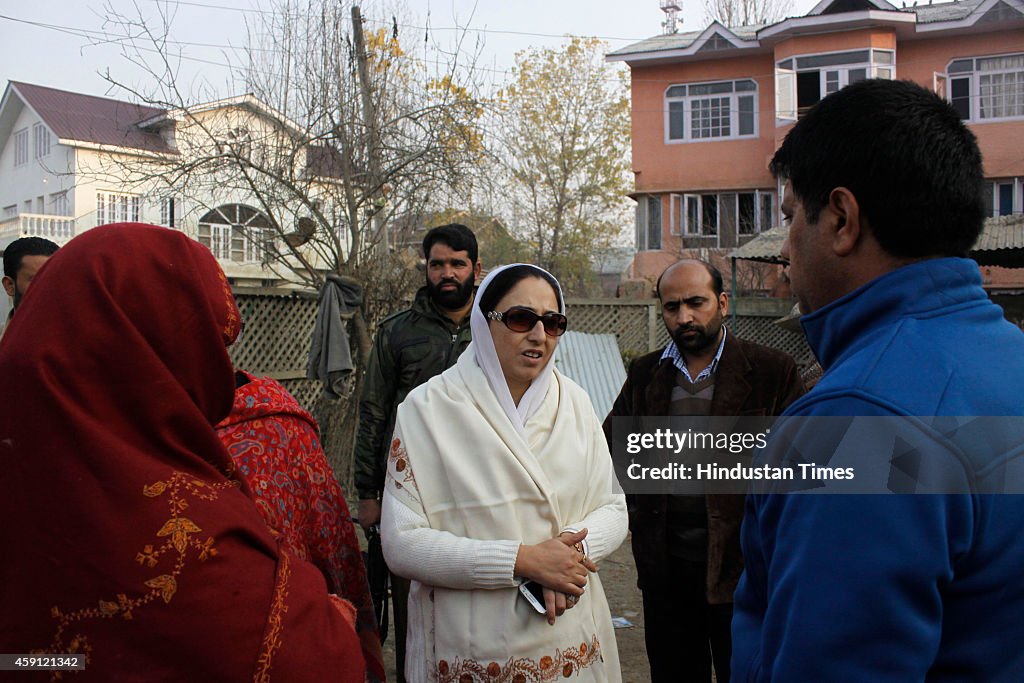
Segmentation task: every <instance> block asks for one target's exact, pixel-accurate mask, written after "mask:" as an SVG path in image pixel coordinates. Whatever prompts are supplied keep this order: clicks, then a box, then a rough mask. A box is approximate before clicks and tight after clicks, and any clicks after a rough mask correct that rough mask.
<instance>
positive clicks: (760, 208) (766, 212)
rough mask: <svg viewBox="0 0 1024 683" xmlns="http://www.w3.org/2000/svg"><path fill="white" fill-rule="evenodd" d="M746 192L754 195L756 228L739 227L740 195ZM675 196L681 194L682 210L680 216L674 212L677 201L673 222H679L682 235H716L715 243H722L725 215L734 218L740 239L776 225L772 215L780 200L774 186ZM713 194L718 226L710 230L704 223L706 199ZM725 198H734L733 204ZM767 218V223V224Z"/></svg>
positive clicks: (704, 236) (697, 237)
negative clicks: (729, 204) (744, 228)
mask: <svg viewBox="0 0 1024 683" xmlns="http://www.w3.org/2000/svg"><path fill="white" fill-rule="evenodd" d="M745 195H751V196H752V200H753V218H754V232H741V231H740V215H741V213H740V201H741V200H740V198H741V197H742V196H745ZM673 196H675V197H680V198H681V200H682V201H681V202H680V203H679V207H680V212H679V214H678V217H677V215H676V213H675V205H673V216H672V221H673V223H678V224H679V226H680V233H679V235H680V236H681V237H682V239H708V240H710V239H712V238H714V240H715V244H716V245H717V244H721V242H722V216H723V215H730V216H733V217H734V218H735V228H736V234H735V238H736V241H737V242H738V241H739V240H741V239H745V238H748V237H755V236H757V235H760V234H761V233H762V232H764V231H766V230H769V229H771V228H772V227H774V222H775V221H774V218H773V217H774V215H775V209H776V207H777V206H778V200H777V199H776V196H777V195H776V192H775V191H774V190H762V189H755V190H751V189H738V190H716V191H713V192H686V193H677V194H675V195H673ZM712 196H713V197H715V199H716V201H715V228H714V232H708V231H707V226H706V225H705V203H706V202H705V199H706V198H707V197H712ZM726 198H731V200H732V206H731V207H729V206H727V205H726V204H725V203H724V200H725V199H726ZM766 199H767V200H768V203H767V204H766V202H765V200H766ZM691 207H692V208H693V209H695V211H693V215H691ZM766 221H767V223H768V225H765V222H766Z"/></svg>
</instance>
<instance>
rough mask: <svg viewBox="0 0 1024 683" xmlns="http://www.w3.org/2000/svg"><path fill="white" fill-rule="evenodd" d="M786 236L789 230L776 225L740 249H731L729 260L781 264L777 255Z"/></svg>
mask: <svg viewBox="0 0 1024 683" xmlns="http://www.w3.org/2000/svg"><path fill="white" fill-rule="evenodd" d="M788 234H789V228H787V227H786V226H784V225H777V226H775V227H774V228H772V229H771V230H765V231H764V232H762V233H761V234H760V235H758V236H757V237H755V238H754V239H752V240H750V241H749V242H747V243H746V244H744V245H743V246H742V247H739V248H737V249H733V250H732V252H731V253H730V254H729V258H738V259H743V260H746V261H766V262H768V263H781V260H780V259H779V253H780V252H781V251H782V243H783V242H785V241H786V235H788Z"/></svg>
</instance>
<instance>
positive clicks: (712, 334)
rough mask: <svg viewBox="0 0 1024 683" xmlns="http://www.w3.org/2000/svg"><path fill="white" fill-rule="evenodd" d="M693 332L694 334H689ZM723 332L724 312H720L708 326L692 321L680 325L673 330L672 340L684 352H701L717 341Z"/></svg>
mask: <svg viewBox="0 0 1024 683" xmlns="http://www.w3.org/2000/svg"><path fill="white" fill-rule="evenodd" d="M691 332H692V333H694V334H692V335H691V336H687V334H689V333H691ZM721 333H722V314H721V312H718V313H716V314H715V316H714V317H713V318H711V320H709V321H708V324H707V325H706V326H705V325H699V324H697V323H690V324H689V325H680V326H679V327H677V328H676V329H674V330H672V341H673V342H675V345H676V348H678V349H679V351H680V352H682V353H700V352H701V351H704V350H706V349H707V348H708V347H709V346H711V345H712V344H715V343H717V342H718V337H719V335H721Z"/></svg>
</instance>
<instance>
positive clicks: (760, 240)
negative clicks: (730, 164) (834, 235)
mask: <svg viewBox="0 0 1024 683" xmlns="http://www.w3.org/2000/svg"><path fill="white" fill-rule="evenodd" d="M787 234H789V228H787V227H786V226H781V225H780V226H777V227H774V228H772V229H771V230H766V231H765V232H762V233H761V234H760V235H758V236H757V237H755V238H754V239H752V240H750V241H749V242H747V243H746V244H744V245H743V246H742V247H739V248H738V249H733V250H732V252H730V254H729V257H730V258H736V259H744V260H747V261H766V262H768V263H780V262H781V260H780V258H779V253H780V252H781V251H782V243H783V242H784V241H785V239H786V235H787ZM971 258H973V259H974V260H975V261H977V262H978V263H979V264H981V265H983V266H1005V267H1008V268H1024V214H1022V213H1015V214H1011V215H1009V216H998V217H996V218H986V219H985V227H984V229H983V230H982V231H981V235H980V236H979V237H978V241H977V243H975V245H974V248H973V249H972V250H971Z"/></svg>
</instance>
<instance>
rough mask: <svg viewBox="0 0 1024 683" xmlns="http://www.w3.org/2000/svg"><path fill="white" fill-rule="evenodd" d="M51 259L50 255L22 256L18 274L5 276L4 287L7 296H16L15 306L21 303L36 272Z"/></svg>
mask: <svg viewBox="0 0 1024 683" xmlns="http://www.w3.org/2000/svg"><path fill="white" fill-rule="evenodd" d="M49 260H50V257H49V256H22V257H21V267H20V268H19V269H18V273H17V275H15V276H14V278H9V277H7V276H4V279H3V283H4V289H5V290H7V296H10V297H13V298H14V307H15V308H17V307H18V304H20V303H21V297H23V296H25V292H26V291H28V286H29V284H31V282H32V279H33V278H34V277H35V276H36V273H37V272H38V271H39V269H40V268H42V267H43V264H44V263H46V262H47V261H49Z"/></svg>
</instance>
